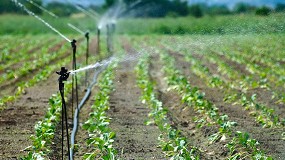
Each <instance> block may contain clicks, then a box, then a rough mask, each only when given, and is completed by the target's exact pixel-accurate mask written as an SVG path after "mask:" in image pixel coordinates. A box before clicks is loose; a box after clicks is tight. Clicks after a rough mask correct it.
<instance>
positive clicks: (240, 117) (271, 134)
mask: <svg viewBox="0 0 285 160" xmlns="http://www.w3.org/2000/svg"><path fill="white" fill-rule="evenodd" d="M171 55H172V56H174V57H175V59H176V60H177V64H178V65H177V68H179V69H180V70H181V71H183V73H184V74H185V75H191V76H189V82H190V83H191V84H192V86H196V87H198V88H199V89H200V90H201V91H202V92H204V93H205V94H206V96H205V98H206V99H208V100H209V101H210V102H212V103H214V104H215V105H216V106H217V107H218V108H219V112H220V113H223V114H227V115H228V116H229V118H230V120H231V121H235V122H237V123H238V126H237V127H235V131H243V132H248V133H249V134H250V135H251V137H252V138H254V139H256V140H257V141H258V142H260V148H261V149H263V150H265V151H267V153H268V154H269V155H272V156H273V157H274V158H275V159H277V160H279V159H280V160H281V159H282V158H281V157H285V154H284V150H285V145H284V141H283V140H282V137H281V134H282V132H284V131H283V130H282V129H281V128H280V129H279V128H262V127H261V126H260V125H258V124H257V123H256V122H255V120H254V118H253V117H251V116H249V113H248V112H247V111H245V110H244V109H243V108H242V106H238V105H235V106H233V105H231V104H228V103H225V102H224V101H223V97H224V93H223V91H222V90H220V89H217V88H210V87H208V86H207V84H206V83H205V80H203V79H201V78H199V77H198V76H196V75H195V74H194V73H193V72H192V71H191V70H189V69H188V68H189V67H190V63H187V62H186V63H185V60H184V59H183V58H181V56H177V55H176V54H173V53H172V54H171ZM203 63H204V64H205V65H206V64H207V67H211V66H212V65H209V64H210V62H208V61H207V62H205V61H204V62H203ZM210 71H212V74H217V73H218V71H217V68H211V69H210Z"/></svg>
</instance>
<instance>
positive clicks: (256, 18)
mask: <svg viewBox="0 0 285 160" xmlns="http://www.w3.org/2000/svg"><path fill="white" fill-rule="evenodd" d="M19 1H20V2H22V3H23V4H25V5H26V6H27V8H29V9H30V10H32V11H33V12H35V13H36V14H38V15H40V16H41V17H43V19H45V20H46V21H47V22H48V23H50V24H51V25H52V26H54V27H55V28H57V29H58V30H59V31H60V32H62V33H64V34H74V33H76V32H74V30H72V29H71V28H69V27H68V26H67V24H68V23H71V24H73V25H75V26H77V27H78V28H80V29H81V30H83V31H87V30H90V31H96V26H97V24H96V23H97V22H96V21H95V20H93V19H90V17H88V16H86V15H84V14H83V13H81V12H80V11H79V10H77V9H76V6H74V5H72V4H68V3H59V2H51V3H48V4H45V5H44V7H45V8H46V9H47V10H49V11H51V12H53V13H55V14H56V15H58V16H59V17H60V18H59V19H55V18H53V17H51V16H49V15H47V14H46V13H43V12H42V11H41V10H39V9H38V8H37V7H35V6H34V5H32V4H30V3H29V2H28V1H27V0H19ZM33 1H34V2H35V3H37V4H39V5H43V1H42V0H33ZM124 1H125V4H126V5H127V6H126V7H127V8H128V9H127V10H132V11H136V12H135V13H134V12H132V13H133V14H132V16H131V17H130V16H129V15H128V14H129V13H127V12H124V13H122V15H121V16H122V17H124V18H122V19H120V20H119V21H118V25H117V33H119V34H246V33H256V34H263V33H284V26H285V21H284V19H285V4H277V5H276V7H275V8H268V7H265V6H262V7H254V6H250V5H248V4H246V3H237V4H236V5H235V6H234V7H233V8H232V9H229V8H228V7H227V6H225V5H224V6H223V5H212V6H208V5H206V4H202V3H200V4H194V5H190V6H189V5H187V2H185V1H181V0H173V1H169V0H144V1H138V2H139V3H136V5H131V4H134V3H133V2H135V0H124ZM114 4H116V0H106V1H105V4H104V5H103V6H92V5H91V6H85V8H86V9H87V10H96V11H97V12H102V13H103V12H104V11H106V10H107V9H108V8H110V7H112V6H113V5H114ZM162 8H163V9H162ZM0 13H2V14H1V15H0V22H1V25H0V34H1V35H4V34H39V33H53V31H51V30H50V29H49V28H47V27H44V25H43V24H42V23H41V22H39V21H38V20H36V19H35V18H33V17H31V16H26V15H24V14H25V13H24V12H23V11H22V10H21V9H19V7H17V6H16V5H15V4H14V3H13V2H11V0H2V1H1V3H0ZM4 13H5V14H4ZM132 17H135V18H132ZM19 26H21V27H19Z"/></svg>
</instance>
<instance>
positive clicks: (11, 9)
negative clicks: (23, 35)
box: [0, 0, 285, 18]
mask: <svg viewBox="0 0 285 160" xmlns="http://www.w3.org/2000/svg"><path fill="white" fill-rule="evenodd" d="M18 1H19V2H21V3H23V4H24V5H25V6H26V7H27V8H28V9H29V10H31V11H32V12H34V13H36V14H39V15H41V14H43V12H42V10H40V9H39V8H37V7H36V6H34V5H33V4H31V3H29V2H28V1H27V0H18ZM32 1H33V2H34V3H36V4H38V5H43V0H32ZM123 2H124V4H125V5H126V6H127V9H126V11H125V12H123V13H121V14H126V16H127V15H128V14H132V16H136V17H165V16H169V17H179V16H188V15H191V16H194V17H197V18H200V17H203V16H205V15H228V14H247V13H255V14H257V15H265V16H266V15H269V14H270V13H271V12H285V4H277V5H276V7H275V8H269V7H266V6H262V7H255V6H251V5H249V4H246V3H237V4H236V5H235V6H234V8H233V9H229V8H228V7H227V6H225V5H211V6H209V5H206V4H204V3H199V4H193V5H188V3H187V1H185V0H142V1H138V0H123ZM117 3H118V0H105V4H104V5H103V6H101V7H98V6H93V5H90V6H88V8H92V9H95V10H96V11H99V12H100V11H102V12H103V11H104V10H106V9H108V8H110V7H112V6H114V5H116V4H117ZM44 7H45V8H46V9H48V10H49V11H51V12H53V13H55V14H56V15H58V16H70V15H71V14H73V13H77V12H79V11H78V10H77V9H76V7H75V6H73V5H72V4H69V3H60V2H51V3H48V4H46V5H45V6H44ZM0 13H19V14H25V13H24V12H23V11H22V10H21V9H19V7H18V6H16V5H15V4H14V3H13V2H12V1H11V0H1V3H0ZM123 16H124V15H123Z"/></svg>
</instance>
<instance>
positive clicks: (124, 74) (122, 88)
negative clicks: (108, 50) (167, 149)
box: [108, 63, 165, 160]
mask: <svg viewBox="0 0 285 160" xmlns="http://www.w3.org/2000/svg"><path fill="white" fill-rule="evenodd" d="M134 66H135V63H122V64H120V65H119V67H118V68H117V71H116V78H115V81H114V82H115V89H116V90H115V91H114V93H113V94H112V95H111V97H110V111H109V112H108V114H109V117H111V118H112V120H111V123H110V128H111V129H112V131H114V132H115V133H116V134H117V135H116V139H115V143H114V146H115V148H116V149H117V150H118V158H120V159H129V160H130V159H136V160H137V159H165V158H163V153H162V152H161V149H160V148H157V142H158V141H157V138H158V136H159V133H160V131H159V129H158V128H157V127H156V126H154V125H151V126H146V125H145V124H144V122H145V121H146V120H147V119H148V117H147V115H148V113H149V109H147V106H146V105H143V104H142V103H141V102H140V99H139V97H140V95H141V94H140V89H139V88H138V87H137V86H136V80H135V77H136V76H135V73H134V70H133V68H134Z"/></svg>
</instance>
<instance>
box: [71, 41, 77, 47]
mask: <svg viewBox="0 0 285 160" xmlns="http://www.w3.org/2000/svg"><path fill="white" fill-rule="evenodd" d="M71 46H72V48H76V40H75V39H73V40H72V42H71Z"/></svg>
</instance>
